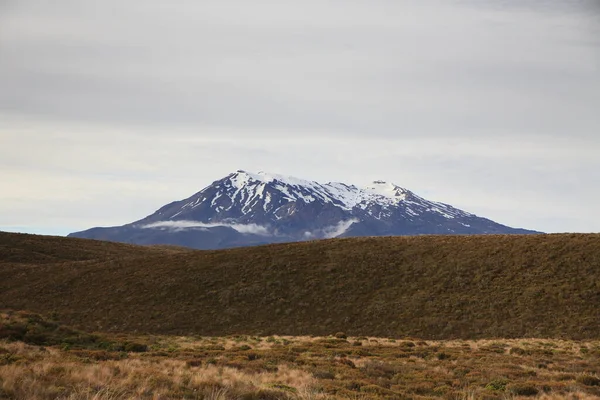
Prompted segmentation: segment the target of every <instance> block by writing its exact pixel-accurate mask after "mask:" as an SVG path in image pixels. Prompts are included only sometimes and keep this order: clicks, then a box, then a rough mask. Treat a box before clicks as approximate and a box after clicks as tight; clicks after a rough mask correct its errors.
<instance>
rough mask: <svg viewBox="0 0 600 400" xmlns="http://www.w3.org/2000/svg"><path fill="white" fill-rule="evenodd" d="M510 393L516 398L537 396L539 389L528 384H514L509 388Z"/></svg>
mask: <svg viewBox="0 0 600 400" xmlns="http://www.w3.org/2000/svg"><path fill="white" fill-rule="evenodd" d="M508 391H509V392H511V393H512V394H514V395H516V396H537V395H538V393H539V392H540V391H539V390H538V388H536V387H535V386H533V385H528V384H514V385H510V386H509V387H508Z"/></svg>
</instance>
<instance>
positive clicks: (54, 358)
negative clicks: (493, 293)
mask: <svg viewBox="0 0 600 400" xmlns="http://www.w3.org/2000/svg"><path fill="white" fill-rule="evenodd" d="M15 325H20V326H25V330H26V331H29V329H33V330H35V331H36V332H38V335H39V336H38V337H37V339H36V340H35V341H34V342H35V344H29V343H31V342H30V341H29V343H26V342H28V339H27V337H28V335H27V334H25V335H23V336H22V337H21V338H16V337H15V336H12V334H11V333H10V332H12V328H11V327H14V326H15ZM44 327H45V328H44ZM0 328H1V329H0V332H2V335H3V337H2V338H0V398H1V399H15V400H17V399H18V400H21V399H23V400H46V399H48V400H50V399H65V400H67V399H73V400H75V399H97V400H104V399H107V400H108V399H111V400H116V399H157V400H158V399H209V400H214V399H222V400H228V399H257V400H258V399H267V400H270V399H273V400H275V399H284V400H302V399H315V400H316V399H323V400H326V399H331V400H335V399H364V400H368V399H427V398H442V399H489V400H493V399H497V400H504V399H529V398H531V399H548V400H550V399H573V400H575V399H579V400H585V399H593V398H598V397H600V379H599V376H598V375H597V371H600V341H572V340H549V339H496V340H445V341H429V340H428V341H424V340H419V339H415V338H395V339H393V338H381V337H352V336H347V335H346V334H343V335H342V334H340V333H339V332H338V333H337V334H334V335H332V336H327V337H310V336H302V337H300V336H298V337H292V336H268V337H264V336H249V335H238V336H228V337H202V336H155V335H132V334H127V335H123V334H118V335H111V334H96V335H89V334H85V333H82V332H77V331H74V330H71V329H69V328H65V327H62V326H60V325H55V324H54V323H53V322H51V321H47V320H45V319H43V318H41V317H39V316H37V315H35V314H31V313H18V312H4V313H2V319H1V320H0ZM75 332H76V333H77V336H78V337H80V338H85V340H76V341H73V340H72V337H73V335H74V333H75ZM45 336H47V340H44V339H42V338H43V337H45ZM40 341H42V342H44V343H48V344H47V345H41V344H39V342H40ZM127 344H135V345H132V346H128V345H127ZM514 349H520V350H519V351H513V350H514Z"/></svg>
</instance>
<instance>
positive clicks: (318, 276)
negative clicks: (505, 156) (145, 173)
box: [0, 233, 600, 357]
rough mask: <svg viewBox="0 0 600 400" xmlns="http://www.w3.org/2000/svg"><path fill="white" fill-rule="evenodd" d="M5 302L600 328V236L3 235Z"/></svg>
mask: <svg viewBox="0 0 600 400" xmlns="http://www.w3.org/2000/svg"><path fill="white" fill-rule="evenodd" d="M0 307H4V308H12V309H20V310H31V311H34V312H39V313H42V314H45V315H54V316H55V319H56V320H58V321H60V322H62V323H64V324H67V325H70V326H74V327H77V328H80V329H84V330H87V331H104V332H130V333H136V332H137V333H141V332H143V333H147V334H176V335H197V334H201V335H206V336H209V335H210V336H227V335H234V334H238V333H245V334H253V335H261V336H268V335H271V334H280V335H295V336H299V335H300V336H301V335H320V336H327V335H335V334H336V333H343V335H336V336H337V337H338V339H344V337H343V336H346V335H347V336H354V337H356V336H361V335H369V336H381V337H403V336H415V337H420V338H424V339H430V340H432V339H454V338H462V339H485V338H490V337H504V338H523V337H525V338H526V337H553V338H565V339H577V340H581V339H597V338H600V318H598V307H600V235H594V234H564V235H562V234H556V235H526V236H508V235H507V236H502V235H488V236H420V237H379V238H351V239H343V240H341V239H335V240H326V241H316V242H303V243H291V244H279V245H269V246H260V247H252V248H238V249H231V250H221V251H189V250H185V249H180V248H170V247H141V246H132V245H126V244H118V243H108V242H99V241H93V240H83V239H71V238H51V237H44V236H33V235H17V234H7V233H0ZM496 350H497V351H503V349H502V348H497V349H496ZM514 351H515V356H517V355H519V354H518V353H519V352H525V353H526V352H528V351H530V350H529V349H515V350H514ZM525 353H523V354H520V355H521V356H527V354H525ZM441 357H443V356H441Z"/></svg>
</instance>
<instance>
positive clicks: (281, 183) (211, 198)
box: [72, 170, 530, 248]
mask: <svg viewBox="0 0 600 400" xmlns="http://www.w3.org/2000/svg"><path fill="white" fill-rule="evenodd" d="M474 233H530V231H525V230H519V229H513V228H509V227H506V226H504V225H500V224H497V223H495V222H493V221H490V220H488V219H485V218H480V217H477V216H475V215H474V214H471V213H468V212H466V211H462V210H459V209H457V208H455V207H453V206H451V205H448V204H444V203H440V202H434V201H430V200H426V199H424V198H422V197H420V196H418V195H416V194H415V193H413V192H411V191H410V190H408V189H405V188H403V187H400V186H398V185H395V184H393V183H389V182H385V181H374V182H372V183H371V184H369V185H368V186H366V187H363V188H359V187H357V186H354V185H347V184H345V183H341V182H329V183H325V184H322V183H318V182H315V181H310V180H304V179H299V178H294V177H290V176H284V175H278V174H270V173H265V172H259V173H251V172H246V171H242V170H238V171H237V172H234V173H232V174H229V175H228V176H226V177H224V178H222V179H220V180H217V181H215V182H213V183H212V184H211V185H209V186H207V187H206V188H204V189H202V190H201V191H200V192H198V193H196V194H194V195H193V196H191V197H189V198H187V199H185V200H182V201H176V202H173V203H171V204H167V205H166V206H164V207H162V208H161V209H159V210H158V211H157V212H156V213H154V214H152V215H149V216H148V217H146V218H144V219H142V220H139V221H136V222H134V223H131V224H127V225H124V226H123V227H115V228H93V229H91V230H88V231H84V232H78V233H75V234H72V236H77V237H91V238H99V239H105V240H117V241H126V242H130V243H141V244H148V243H169V244H179V245H188V246H190V247H197V248H221V247H233V246H240V245H252V244H262V243H272V242H281V241H295V240H307V239H320V238H333V237H341V236H369V235H371V236H377V235H414V234H474Z"/></svg>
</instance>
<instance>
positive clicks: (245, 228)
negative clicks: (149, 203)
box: [141, 221, 271, 236]
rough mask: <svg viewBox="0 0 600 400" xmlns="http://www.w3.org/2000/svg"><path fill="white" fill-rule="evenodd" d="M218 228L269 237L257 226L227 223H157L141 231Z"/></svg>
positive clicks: (264, 229)
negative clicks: (222, 227)
mask: <svg viewBox="0 0 600 400" xmlns="http://www.w3.org/2000/svg"><path fill="white" fill-rule="evenodd" d="M219 226H224V227H227V228H232V229H235V230H236V231H238V232H239V233H250V234H254V235H263V236H270V235H271V233H270V232H269V230H268V229H267V228H266V227H264V226H260V225H257V224H227V223H213V224H207V223H204V222H200V221H159V222H154V223H152V224H147V225H142V226H141V228H142V229H160V228H166V229H171V230H175V231H180V230H185V229H209V228H216V227H219Z"/></svg>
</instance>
